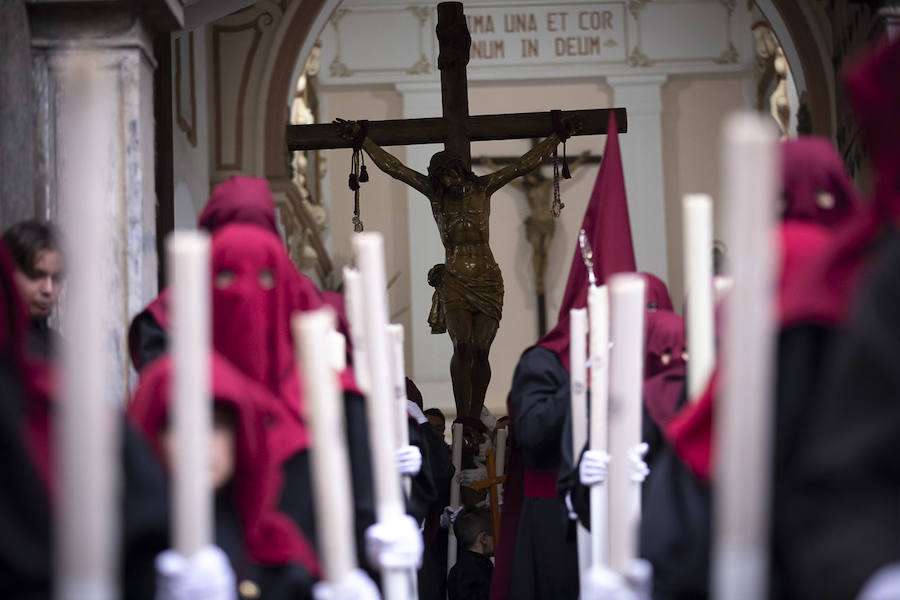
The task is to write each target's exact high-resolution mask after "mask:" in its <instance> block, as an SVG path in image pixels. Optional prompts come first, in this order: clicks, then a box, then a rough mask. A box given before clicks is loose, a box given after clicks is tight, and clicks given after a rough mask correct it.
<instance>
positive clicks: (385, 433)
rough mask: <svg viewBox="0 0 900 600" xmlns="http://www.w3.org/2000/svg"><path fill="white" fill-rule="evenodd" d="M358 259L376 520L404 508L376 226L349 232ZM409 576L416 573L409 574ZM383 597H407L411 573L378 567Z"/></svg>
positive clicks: (381, 247) (380, 242) (380, 247)
mask: <svg viewBox="0 0 900 600" xmlns="http://www.w3.org/2000/svg"><path fill="white" fill-rule="evenodd" d="M353 249H354V250H355V253H356V263H357V266H358V267H359V272H360V274H361V275H362V283H363V291H364V296H365V305H366V308H367V310H366V311H365V315H364V321H365V335H366V345H367V353H368V359H369V360H368V365H369V378H370V384H371V389H370V390H369V394H368V395H367V396H366V408H367V413H368V418H369V432H370V433H371V437H370V440H369V441H370V446H371V450H372V467H373V471H374V476H375V477H374V479H375V510H376V514H377V516H378V520H379V522H384V521H385V520H389V519H392V518H396V517H399V516H400V515H403V514H404V506H403V496H402V495H401V491H400V474H399V472H398V471H397V463H396V459H395V455H394V440H395V433H394V430H395V429H396V419H395V418H394V417H393V415H394V409H393V406H394V394H393V389H392V388H393V386H392V383H391V380H392V375H391V360H390V356H391V345H390V342H389V340H388V335H387V324H388V307H387V284H386V279H385V275H384V240H383V239H382V236H381V234H380V233H378V232H364V233H360V234H357V235H354V236H353ZM411 575H412V577H414V576H415V573H412V574H411ZM382 584H383V587H384V597H385V598H387V599H388V600H401V599H402V600H405V599H406V598H408V597H409V591H410V588H411V581H410V573H407V572H405V571H403V570H399V569H397V570H395V569H385V570H383V571H382Z"/></svg>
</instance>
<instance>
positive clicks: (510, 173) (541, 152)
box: [485, 114, 584, 196]
mask: <svg viewBox="0 0 900 600" xmlns="http://www.w3.org/2000/svg"><path fill="white" fill-rule="evenodd" d="M563 125H564V126H565V128H566V129H568V131H569V133H570V134H572V133H578V131H579V130H580V129H581V128H582V126H583V125H584V120H583V118H582V117H581V116H579V115H577V114H576V115H572V116H571V117H568V118H566V119H563ZM561 141H562V140H561V139H560V138H559V136H558V135H557V134H556V133H555V132H554V133H551V134H550V135H549V136H548V137H547V138H545V139H544V140H543V141H541V142H539V143H538V144H537V145H536V146H535V147H534V148H532V149H531V150H529V151H528V152H526V153H525V154H523V155H522V156H521V157H520V158H519V160H517V161H516V162H514V163H512V164H511V165H508V166H506V167H503V168H502V169H500V170H499V171H495V172H493V173H491V174H490V175H485V177H486V178H487V183H486V185H485V189H486V190H487V194H488V195H489V196H490V195H491V194H493V193H494V192H496V191H497V190H499V189H500V188H502V187H503V186H504V185H506V184H507V183H509V182H510V181H512V180H513V179H515V178H516V177H520V176H522V175H524V174H525V173H527V172H529V171H531V170H532V169H534V168H535V167H537V166H538V165H539V164H541V162H543V161H544V159H546V158H547V157H548V156H550V154H552V153H553V149H554V148H556V146H557V144H559V143H560V142H561Z"/></svg>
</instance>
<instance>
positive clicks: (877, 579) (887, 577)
mask: <svg viewBox="0 0 900 600" xmlns="http://www.w3.org/2000/svg"><path fill="white" fill-rule="evenodd" d="M896 598H900V563H895V562H894V563H890V564H887V565H885V566H883V567H881V568H880V569H878V570H877V571H875V573H874V574H873V575H872V576H871V577H869V579H867V580H866V585H865V586H863V589H862V590H861V591H860V592H859V595H858V596H857V597H856V600H895V599H896Z"/></svg>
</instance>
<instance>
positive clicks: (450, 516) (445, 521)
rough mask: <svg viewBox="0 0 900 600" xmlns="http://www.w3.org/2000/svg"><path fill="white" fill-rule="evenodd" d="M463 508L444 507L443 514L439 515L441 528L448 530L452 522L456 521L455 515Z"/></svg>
mask: <svg viewBox="0 0 900 600" xmlns="http://www.w3.org/2000/svg"><path fill="white" fill-rule="evenodd" d="M463 508H465V507H463V506H457V507H456V508H453V507H452V506H445V507H444V512H442V513H441V527H443V528H444V529H450V528H451V527H452V526H453V522H454V521H456V517H457V515H459V513H460V512H461V511H462V509H463Z"/></svg>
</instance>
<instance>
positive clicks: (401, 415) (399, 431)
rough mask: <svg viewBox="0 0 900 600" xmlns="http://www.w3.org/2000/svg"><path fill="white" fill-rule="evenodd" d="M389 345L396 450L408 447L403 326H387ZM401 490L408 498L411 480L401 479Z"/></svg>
mask: <svg viewBox="0 0 900 600" xmlns="http://www.w3.org/2000/svg"><path fill="white" fill-rule="evenodd" d="M387 328H388V338H389V341H390V344H391V366H392V371H391V372H392V374H393V378H392V383H393V386H392V388H393V390H394V415H395V418H396V419H397V422H396V428H395V429H394V434H395V440H396V444H397V446H396V447H397V448H403V447H405V446H408V445H409V412H408V410H407V408H406V400H407V398H406V370H405V368H404V365H403V325H399V324H396V323H391V324H389V325H388V326H387ZM403 489H404V490H405V491H406V495H407V497H409V494H410V492H411V491H412V480H411V478H410V477H409V476H408V475H407V476H405V477H403Z"/></svg>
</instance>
